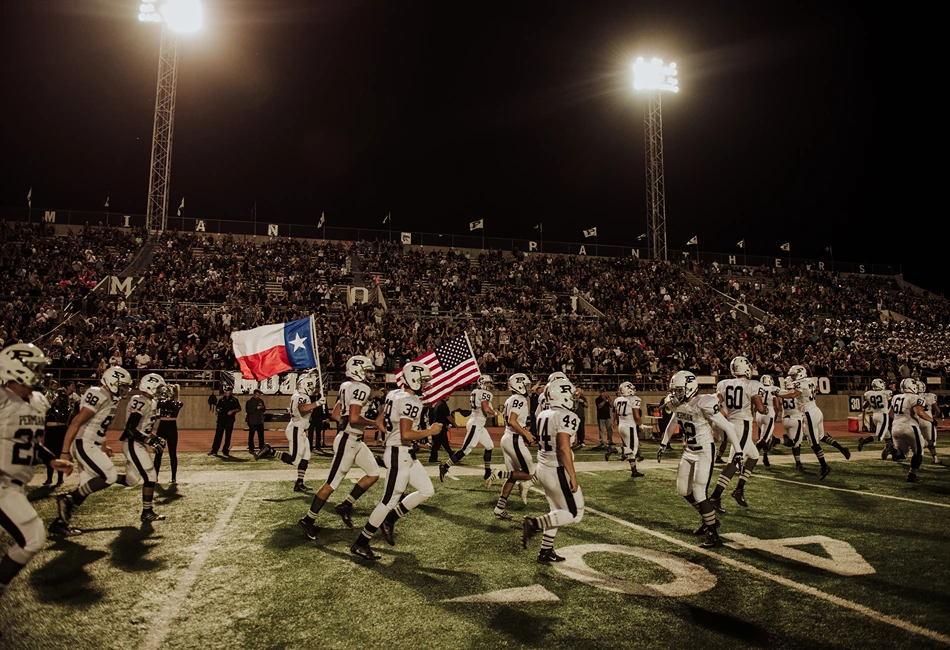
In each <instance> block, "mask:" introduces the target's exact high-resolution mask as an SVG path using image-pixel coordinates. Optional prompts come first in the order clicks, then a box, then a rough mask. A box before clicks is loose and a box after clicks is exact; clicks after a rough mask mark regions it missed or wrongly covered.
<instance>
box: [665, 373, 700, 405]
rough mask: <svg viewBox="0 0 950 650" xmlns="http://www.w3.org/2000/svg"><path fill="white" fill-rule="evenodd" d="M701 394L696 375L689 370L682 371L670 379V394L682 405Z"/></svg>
mask: <svg viewBox="0 0 950 650" xmlns="http://www.w3.org/2000/svg"><path fill="white" fill-rule="evenodd" d="M698 392H699V382H698V381H696V375H694V374H693V373H691V372H689V371H688V370H680V371H679V372H678V373H676V374H675V375H673V377H672V378H671V379H670V393H672V394H673V397H675V398H676V399H677V400H679V402H680V403H681V404H682V403H683V402H685V401H686V400H688V399H692V398H693V396H694V395H696V393H698Z"/></svg>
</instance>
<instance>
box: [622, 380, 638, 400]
mask: <svg viewBox="0 0 950 650" xmlns="http://www.w3.org/2000/svg"><path fill="white" fill-rule="evenodd" d="M619 392H620V395H621V397H633V396H634V395H636V393H637V389H636V388H634V386H633V384H631V383H630V382H629V381H625V382H623V383H622V384H620V390H619Z"/></svg>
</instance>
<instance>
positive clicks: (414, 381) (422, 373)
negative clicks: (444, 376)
mask: <svg viewBox="0 0 950 650" xmlns="http://www.w3.org/2000/svg"><path fill="white" fill-rule="evenodd" d="M402 379H403V381H404V382H405V385H406V386H408V387H409V388H411V389H412V390H413V392H415V393H422V392H425V389H426V386H428V385H429V382H431V381H432V373H430V372H429V369H428V368H427V367H426V366H425V365H424V364H421V363H419V362H417V361H413V362H412V363H407V364H406V365H405V366H403V369H402Z"/></svg>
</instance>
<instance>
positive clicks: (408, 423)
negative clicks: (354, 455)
mask: <svg viewBox="0 0 950 650" xmlns="http://www.w3.org/2000/svg"><path fill="white" fill-rule="evenodd" d="M402 378H403V387H402V388H397V389H396V390H392V391H389V393H388V394H387V395H386V403H385V405H384V406H383V410H382V412H380V414H379V416H378V417H377V418H376V427H377V428H378V429H379V430H380V431H383V432H384V433H385V436H386V438H385V442H386V451H385V452H384V454H383V461H384V462H385V464H386V469H387V470H388V473H387V475H386V488H385V491H384V492H383V498H382V500H381V501H380V502H379V504H378V505H377V506H376V508H375V509H374V510H373V512H372V513H371V514H370V516H369V521H367V522H366V525H365V526H363V530H362V531H360V535H359V537H357V538H356V541H355V542H353V545H352V546H351V547H350V552H351V553H353V554H354V555H357V556H359V557H361V558H363V559H366V560H377V559H379V557H380V556H379V555H377V554H376V553H375V552H374V551H373V549H372V548H370V545H369V542H370V540H371V539H373V535H374V534H375V533H376V531H377V530H378V529H379V528H380V527H382V529H383V538H384V539H385V540H386V543H387V544H389V545H390V546H392V545H394V544H395V543H396V541H395V537H394V527H395V524H396V522H397V521H398V520H399V519H400V518H401V517H403V516H405V515H406V514H408V512H409V511H410V510H412V509H413V508H415V507H416V506H418V505H419V504H420V503H422V502H424V501H425V500H426V499H428V498H429V497H431V496H432V495H433V494H435V489H434V488H433V487H432V479H430V478H429V475H428V473H426V469H425V467H424V466H423V465H422V463H420V462H419V461H418V460H417V459H416V453H415V452H414V451H413V449H412V443H413V441H414V440H420V439H422V438H426V437H428V436H434V435H438V434H439V432H441V431H442V425H441V424H439V423H436V424H433V425H432V426H430V427H429V428H428V429H421V430H420V429H419V421H420V420H421V419H422V400H421V399H419V395H421V394H422V393H423V392H425V388H426V386H427V385H428V384H429V383H430V382H431V381H432V374H431V373H430V372H429V369H428V368H427V367H426V366H425V365H424V364H421V363H419V362H417V361H413V362H410V363H407V364H406V365H405V366H404V367H403V369H402ZM408 485H412V487H414V488H416V491H415V492H413V493H412V494H410V495H408V496H406V497H405V498H403V494H404V493H405V492H406V486H408Z"/></svg>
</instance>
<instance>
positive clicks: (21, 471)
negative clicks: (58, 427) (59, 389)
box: [0, 386, 49, 483]
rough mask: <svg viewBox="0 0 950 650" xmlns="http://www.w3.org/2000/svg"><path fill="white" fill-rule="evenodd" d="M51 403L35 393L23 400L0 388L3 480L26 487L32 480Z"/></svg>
mask: <svg viewBox="0 0 950 650" xmlns="http://www.w3.org/2000/svg"><path fill="white" fill-rule="evenodd" d="M47 410H49V402H48V401H46V398H45V397H44V396H43V394H42V393H40V392H38V391H33V393H32V394H31V395H30V399H28V400H24V399H23V398H21V397H20V396H19V395H17V394H16V393H14V392H13V391H12V390H10V389H9V388H7V387H6V386H0V476H3V477H6V478H10V479H13V480H16V481H22V482H23V483H29V481H30V479H31V478H33V463H35V462H36V443H37V442H39V439H40V437H41V436H42V435H43V430H44V428H45V427H46V411H47Z"/></svg>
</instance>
